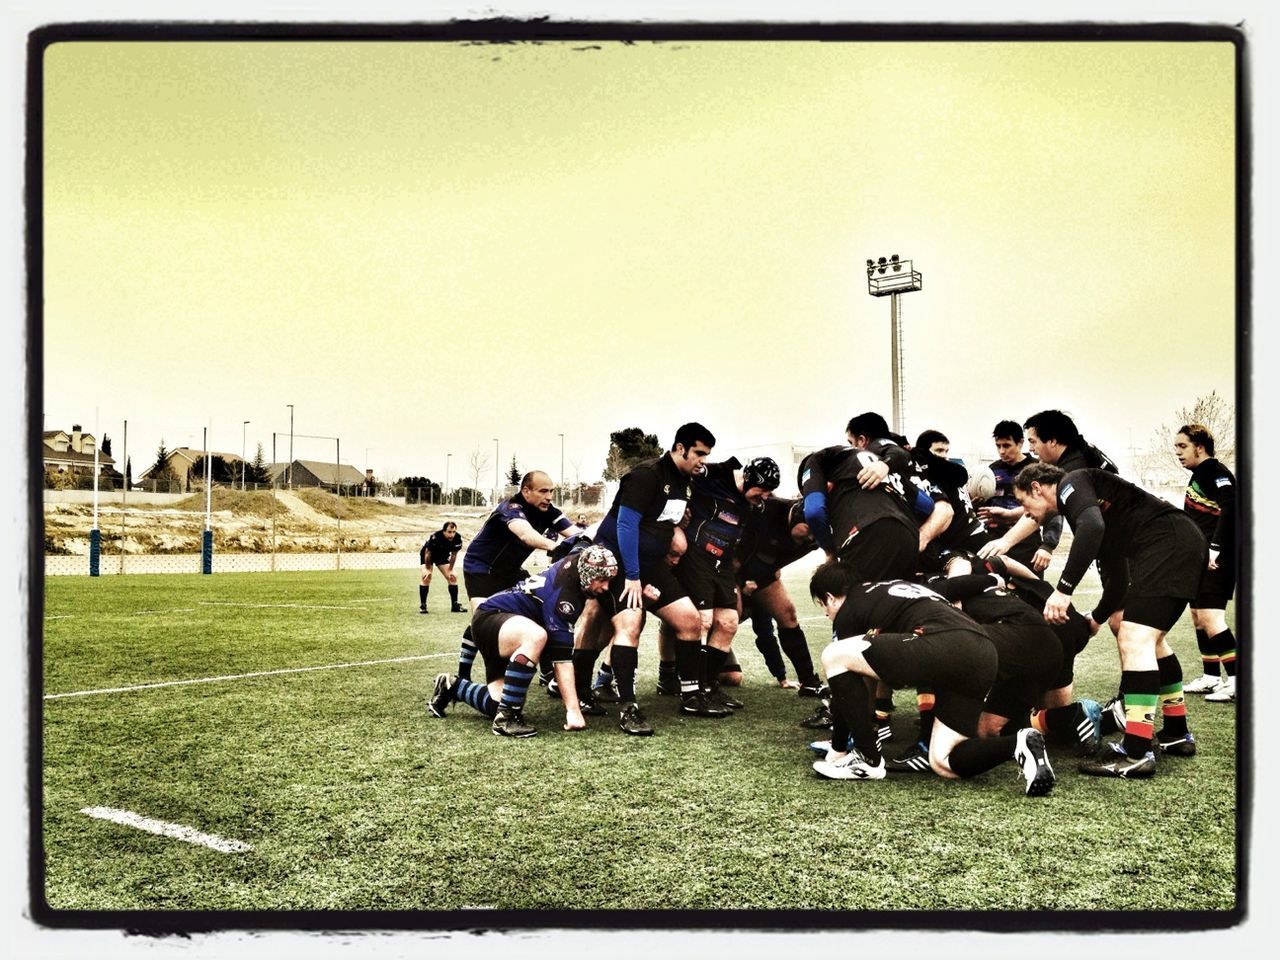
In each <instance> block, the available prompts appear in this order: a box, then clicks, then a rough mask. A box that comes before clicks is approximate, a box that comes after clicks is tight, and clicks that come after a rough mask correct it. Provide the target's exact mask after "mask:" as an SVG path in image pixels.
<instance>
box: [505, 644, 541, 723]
mask: <svg viewBox="0 0 1280 960" xmlns="http://www.w3.org/2000/svg"><path fill="white" fill-rule="evenodd" d="M536 671H537V667H536V666H535V665H534V664H533V663H531V662H530V661H529V660H526V659H525V658H524V657H523V656H522V655H521V654H516V655H515V656H514V657H512V658H511V660H510V662H509V663H508V664H507V672H506V675H505V676H504V677H503V681H502V684H503V685H502V705H503V706H504V707H514V708H515V709H517V710H519V709H520V708H521V707H523V706H524V699H525V697H526V696H528V695H529V684H530V683H531V682H532V681H533V675H534V673H535V672H536Z"/></svg>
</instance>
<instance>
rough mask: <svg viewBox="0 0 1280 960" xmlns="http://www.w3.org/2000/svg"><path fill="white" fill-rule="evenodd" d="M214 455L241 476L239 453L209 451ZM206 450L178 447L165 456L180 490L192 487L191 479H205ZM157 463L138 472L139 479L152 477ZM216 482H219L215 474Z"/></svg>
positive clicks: (144, 479) (237, 475) (143, 479)
mask: <svg viewBox="0 0 1280 960" xmlns="http://www.w3.org/2000/svg"><path fill="white" fill-rule="evenodd" d="M207 452H208V453H211V454H212V455H213V456H215V457H217V458H219V459H220V460H222V461H224V462H225V463H226V464H227V465H228V466H229V467H232V468H233V469H234V472H235V475H236V477H239V476H240V464H241V463H242V462H243V461H242V460H241V458H240V454H238V453H219V452H218V451H217V450H211V451H207ZM205 456H206V451H204V450H193V449H191V448H190V447H177V448H176V449H174V450H170V451H169V453H168V456H166V457H165V461H164V462H165V465H166V466H168V468H169V470H170V472H172V474H173V477H174V480H175V481H176V482H177V484H178V489H179V490H187V489H190V481H192V480H194V481H197V482H198V481H202V480H204V469H205V466H204V461H205ZM155 468H156V465H155V464H154V463H153V464H151V466H149V467H147V469H146V470H144V471H142V473H140V474H138V480H139V481H140V482H141V481H146V480H149V479H151V477H152V475H153V474H154V473H155ZM214 482H215V483H217V482H219V480H218V477H217V476H216V475H215V477H214Z"/></svg>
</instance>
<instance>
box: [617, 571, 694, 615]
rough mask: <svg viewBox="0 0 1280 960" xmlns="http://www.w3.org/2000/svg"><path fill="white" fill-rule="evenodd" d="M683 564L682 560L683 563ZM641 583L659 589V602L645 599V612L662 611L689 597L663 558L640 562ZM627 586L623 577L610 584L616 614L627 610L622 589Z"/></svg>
mask: <svg viewBox="0 0 1280 960" xmlns="http://www.w3.org/2000/svg"><path fill="white" fill-rule="evenodd" d="M683 562H684V561H683V560H682V561H681V563H683ZM640 582H641V583H642V584H644V585H645V586H646V587H648V586H653V587H656V588H657V589H658V599H657V600H650V599H648V598H647V597H646V598H645V601H644V609H645V610H661V609H662V608H663V607H665V606H666V605H667V604H669V603H674V602H675V601H677V600H682V599H684V598H685V597H687V596H688V595H689V594H688V592H687V591H686V590H685V588H684V584H682V583H681V582H680V581H679V579H678V578H677V577H676V575H675V571H674V570H672V569H671V568H670V567H669V566H667V561H666V560H664V559H661V558H659V559H657V560H650V561H649V562H647V563H646V562H645V561H643V560H642V561H641V562H640ZM625 586H626V578H625V577H623V576H620V577H618V578H617V579H616V580H615V581H614V582H612V583H610V584H609V589H610V592H611V595H612V598H613V610H614V612H615V613H619V612H621V611H622V610H624V609H626V607H625V605H624V604H623V602H622V589H623V587H625ZM602 605H603V604H602Z"/></svg>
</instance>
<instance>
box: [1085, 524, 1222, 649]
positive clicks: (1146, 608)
mask: <svg viewBox="0 0 1280 960" xmlns="http://www.w3.org/2000/svg"><path fill="white" fill-rule="evenodd" d="M1208 563H1209V545H1208V544H1207V543H1205V539H1204V534H1202V533H1201V532H1200V529H1199V528H1198V527H1197V526H1196V525H1195V522H1194V521H1192V520H1191V519H1190V518H1189V517H1187V516H1186V515H1184V514H1181V513H1169V514H1164V515H1163V516H1160V517H1157V518H1155V519H1154V520H1152V521H1151V522H1150V523H1148V524H1147V525H1146V526H1144V527H1143V528H1142V530H1141V532H1139V534H1138V535H1137V537H1135V538H1134V542H1133V544H1132V546H1131V548H1130V551H1129V553H1128V555H1127V557H1126V558H1125V562H1124V563H1123V564H1115V565H1114V566H1113V564H1112V560H1111V558H1108V559H1107V562H1106V566H1105V568H1103V567H1102V565H1101V564H1099V567H1100V569H1103V570H1104V575H1111V572H1112V570H1113V569H1115V567H1124V568H1127V569H1126V570H1125V572H1126V573H1127V580H1128V586H1127V588H1126V589H1125V591H1124V598H1123V603H1122V605H1123V607H1124V619H1125V620H1128V621H1129V622H1130V623H1140V624H1142V625H1143V626H1148V627H1154V628H1155V629H1157V630H1162V631H1168V630H1169V629H1171V628H1172V627H1173V625H1174V624H1175V623H1177V622H1178V618H1179V617H1180V616H1182V611H1183V610H1185V609H1186V607H1187V604H1188V603H1190V602H1191V600H1192V599H1194V597H1195V596H1196V594H1197V593H1199V591H1200V579H1201V576H1202V574H1203V572H1204V570H1205V568H1206V567H1207V566H1208ZM1118 574H1119V571H1117V575H1118Z"/></svg>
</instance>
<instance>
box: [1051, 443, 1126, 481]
mask: <svg viewBox="0 0 1280 960" xmlns="http://www.w3.org/2000/svg"><path fill="white" fill-rule="evenodd" d="M1056 466H1057V468H1058V469H1059V470H1061V471H1062V472H1063V473H1070V472H1071V471H1072V470H1105V471H1107V473H1116V474H1118V473H1119V472H1120V468H1119V467H1117V466H1116V465H1115V463H1114V462H1113V461H1112V459H1111V458H1110V457H1108V456H1107V455H1106V454H1105V453H1103V452H1102V451H1101V450H1099V449H1098V448H1097V447H1095V446H1094V445H1093V444H1092V443H1081V444H1080V445H1078V446H1073V447H1067V448H1066V449H1065V450H1063V451H1062V456H1060V457H1059V458H1058V462H1057V464H1056Z"/></svg>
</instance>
